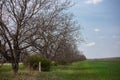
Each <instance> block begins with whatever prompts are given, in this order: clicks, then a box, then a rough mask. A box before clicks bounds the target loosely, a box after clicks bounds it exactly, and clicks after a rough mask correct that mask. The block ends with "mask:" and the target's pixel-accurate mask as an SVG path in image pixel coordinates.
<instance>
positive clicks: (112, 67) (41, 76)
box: [0, 61, 120, 80]
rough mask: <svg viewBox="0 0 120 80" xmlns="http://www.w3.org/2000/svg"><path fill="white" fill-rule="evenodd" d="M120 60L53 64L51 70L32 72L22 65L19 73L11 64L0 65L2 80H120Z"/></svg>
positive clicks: (0, 79)
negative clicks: (13, 72) (13, 70)
mask: <svg viewBox="0 0 120 80" xmlns="http://www.w3.org/2000/svg"><path fill="white" fill-rule="evenodd" d="M119 75H120V62H119V61H113V62H112V61H82V62H75V63H73V64H71V65H67V66H62V65H61V66H52V68H51V71H50V72H41V73H39V72H36V71H35V72H30V71H28V70H26V69H25V68H24V66H23V65H20V70H19V73H18V75H16V76H15V75H13V74H12V71H11V67H10V66H3V67H0V80H120V76H119Z"/></svg>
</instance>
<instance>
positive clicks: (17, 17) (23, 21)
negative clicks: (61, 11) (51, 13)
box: [0, 0, 55, 73]
mask: <svg viewBox="0 0 120 80" xmlns="http://www.w3.org/2000/svg"><path fill="white" fill-rule="evenodd" d="M54 1H55V0H1V1H0V38H1V39H2V42H1V43H2V44H3V43H5V47H6V49H7V51H8V50H9V55H10V56H9V57H10V59H9V60H10V62H11V63H12V68H13V71H14V72H15V73H17V72H18V68H19V65H18V63H19V58H20V53H21V51H22V50H23V49H26V48H28V47H30V46H31V44H30V43H28V40H30V38H32V37H33V36H34V35H35V34H36V32H37V30H38V29H37V27H36V22H35V21H34V18H35V17H37V14H38V13H41V12H42V11H43V10H45V9H49V6H50V5H51V4H53V2H54ZM35 40H36V38H35V39H34V40H33V41H35ZM7 55H8V54H7V53H6V56H7Z"/></svg>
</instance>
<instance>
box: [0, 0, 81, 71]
mask: <svg viewBox="0 0 120 80" xmlns="http://www.w3.org/2000/svg"><path fill="white" fill-rule="evenodd" d="M70 6H71V3H70V2H69V1H67V0H66V1H64V2H63V1H60V0H1V1H0V54H1V55H2V56H4V57H5V58H6V60H7V61H9V62H11V63H12V68H13V71H14V72H15V73H17V72H18V68H19V65H18V63H19V61H20V56H21V55H25V53H26V54H27V53H37V54H40V55H42V56H44V57H45V58H47V59H49V60H54V61H56V60H57V58H58V57H60V56H62V57H64V56H65V55H63V53H66V55H67V56H69V55H70V54H72V53H77V54H78V50H77V49H76V46H75V45H76V39H77V38H78V37H75V36H76V35H77V34H78V32H79V30H78V29H79V26H78V24H76V23H75V21H74V20H73V16H72V14H69V13H67V11H66V9H68V8H69V7H70ZM73 56H74V55H73Z"/></svg>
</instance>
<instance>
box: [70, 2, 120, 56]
mask: <svg viewBox="0 0 120 80" xmlns="http://www.w3.org/2000/svg"><path fill="white" fill-rule="evenodd" d="M71 1H72V2H74V3H75V6H73V7H72V8H71V9H70V11H71V12H72V13H73V14H74V15H75V19H76V20H77V21H78V23H79V24H80V25H81V27H82V35H83V37H84V39H85V43H82V44H81V45H79V49H80V50H82V51H83V52H84V54H85V56H86V57H87V58H105V57H118V56H119V57H120V0H71Z"/></svg>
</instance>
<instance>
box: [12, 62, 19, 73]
mask: <svg viewBox="0 0 120 80" xmlns="http://www.w3.org/2000/svg"><path fill="white" fill-rule="evenodd" d="M12 69H13V72H14V74H17V72H18V69H19V63H18V62H12Z"/></svg>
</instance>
